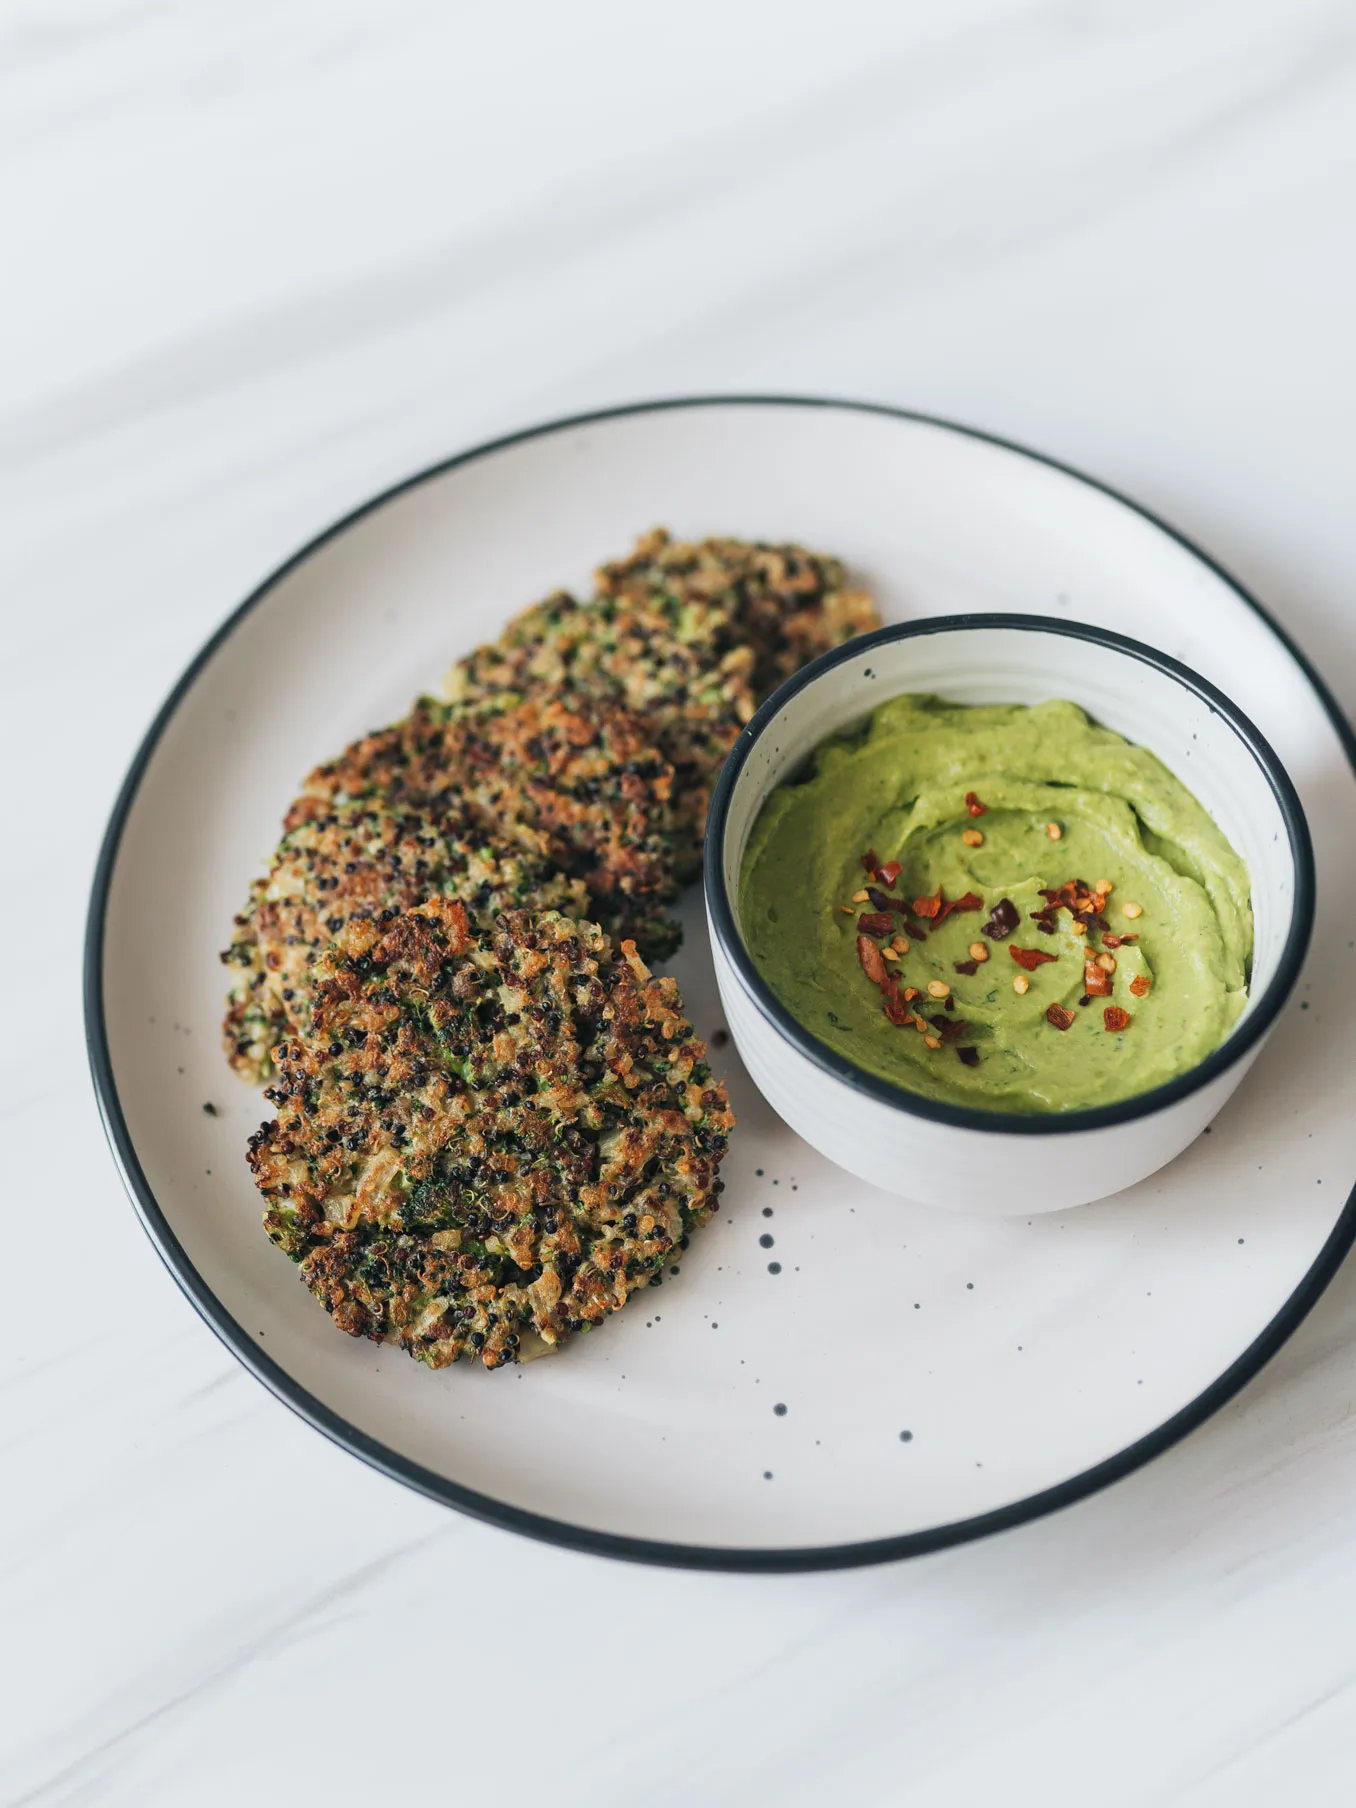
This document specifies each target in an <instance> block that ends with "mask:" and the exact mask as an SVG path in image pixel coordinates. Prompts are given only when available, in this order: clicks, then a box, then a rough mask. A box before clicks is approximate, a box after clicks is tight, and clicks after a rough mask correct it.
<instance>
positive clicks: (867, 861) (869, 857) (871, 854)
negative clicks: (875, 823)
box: [862, 848, 876, 873]
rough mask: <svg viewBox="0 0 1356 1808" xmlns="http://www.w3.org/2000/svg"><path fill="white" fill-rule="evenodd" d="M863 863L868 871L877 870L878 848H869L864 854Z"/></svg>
mask: <svg viewBox="0 0 1356 1808" xmlns="http://www.w3.org/2000/svg"><path fill="white" fill-rule="evenodd" d="M862 865H863V866H864V867H865V868H866V870H867V872H868V873H874V872H875V870H876V850H875V848H868V849H867V850H866V852H865V853H864V854H863V855H862Z"/></svg>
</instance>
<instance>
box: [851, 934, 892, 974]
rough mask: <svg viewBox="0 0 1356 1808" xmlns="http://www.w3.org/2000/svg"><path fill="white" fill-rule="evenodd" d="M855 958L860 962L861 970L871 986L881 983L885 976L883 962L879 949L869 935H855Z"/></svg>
mask: <svg viewBox="0 0 1356 1808" xmlns="http://www.w3.org/2000/svg"><path fill="white" fill-rule="evenodd" d="M857 959H858V960H859V961H860V962H861V963H862V972H863V973H865V975H866V977H867V978H868V979H869V980H870V981H871V983H872V985H873V986H878V985H881V984H882V983H883V982H884V980H885V977H886V973H885V962H884V961H883V960H882V959H881V952H880V949H879V948H878V947H877V946H876V944H875V943H874V942H873V941H872V940H871V938H870V936H867V935H859V936H858V937H857Z"/></svg>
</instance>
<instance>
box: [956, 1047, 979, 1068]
mask: <svg viewBox="0 0 1356 1808" xmlns="http://www.w3.org/2000/svg"><path fill="white" fill-rule="evenodd" d="M956 1053H957V1054H958V1055H959V1056H960V1058H961V1060H962V1061H963V1062H964V1063H965V1065H966V1066H967V1067H978V1066H979V1050H978V1049H977V1048H974V1047H970V1048H958V1049H957V1050H956Z"/></svg>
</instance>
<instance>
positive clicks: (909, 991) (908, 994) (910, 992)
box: [904, 986, 918, 1001]
mask: <svg viewBox="0 0 1356 1808" xmlns="http://www.w3.org/2000/svg"><path fill="white" fill-rule="evenodd" d="M904 996H905V998H907V999H909V1000H910V1001H912V1000H913V999H915V998H917V996H918V987H917V986H905V988H904Z"/></svg>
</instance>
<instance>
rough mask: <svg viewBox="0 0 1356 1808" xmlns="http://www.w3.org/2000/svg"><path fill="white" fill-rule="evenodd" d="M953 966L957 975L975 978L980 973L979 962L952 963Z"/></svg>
mask: <svg viewBox="0 0 1356 1808" xmlns="http://www.w3.org/2000/svg"><path fill="white" fill-rule="evenodd" d="M951 964H952V966H953V967H954V968H955V969H956V971H957V973H964V974H967V975H968V976H969V977H970V978H973V977H974V975H975V974H976V973H978V972H979V962H978V961H977V960H963V961H952V963H951Z"/></svg>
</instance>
